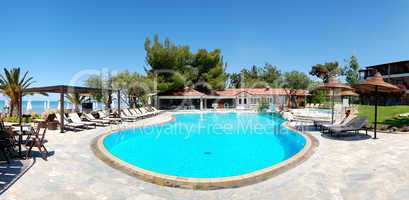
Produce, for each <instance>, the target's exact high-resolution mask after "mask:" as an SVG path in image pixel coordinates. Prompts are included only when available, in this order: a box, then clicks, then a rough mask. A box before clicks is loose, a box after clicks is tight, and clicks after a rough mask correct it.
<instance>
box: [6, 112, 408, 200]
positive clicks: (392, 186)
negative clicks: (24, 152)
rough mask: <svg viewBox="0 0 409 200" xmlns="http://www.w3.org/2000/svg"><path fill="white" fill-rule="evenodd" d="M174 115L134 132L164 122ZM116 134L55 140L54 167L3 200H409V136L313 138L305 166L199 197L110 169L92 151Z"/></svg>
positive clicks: (33, 174) (42, 164) (37, 171)
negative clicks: (102, 138)
mask: <svg viewBox="0 0 409 200" xmlns="http://www.w3.org/2000/svg"><path fill="white" fill-rule="evenodd" d="M168 117H169V115H166V114H164V115H160V116H158V117H155V118H151V119H146V120H143V121H139V122H137V123H136V124H135V125H136V126H139V125H143V124H153V123H160V122H162V121H165V120H166V119H167V118H168ZM109 128H112V127H104V128H98V129H94V130H89V131H82V132H67V133H63V134H61V133H58V131H56V132H53V133H48V135H47V139H48V141H49V143H48V144H47V147H48V149H49V150H50V151H51V152H53V153H52V154H53V155H51V156H50V157H49V161H44V160H42V159H40V158H37V160H36V162H35V164H34V165H33V166H32V167H31V169H29V170H28V172H27V173H26V174H24V175H23V176H22V177H21V178H20V179H19V180H18V181H17V182H16V183H15V184H14V185H12V186H11V187H10V188H9V189H8V190H7V191H6V192H5V193H4V194H3V195H1V196H0V199H7V200H13V199H16V200H25V199H47V200H52V199H129V200H131V199H136V200H144V199H149V200H151V199H152V200H161V199H206V200H208V199H222V200H225V199H243V200H248V199H257V200H261V199H353V200H356V199H360V200H361V199H371V200H375V199H407V198H408V196H409V135H403V134H402V135H393V134H379V138H380V139H378V140H372V139H364V140H356V141H340V140H334V139H329V138H325V137H321V136H320V134H319V133H317V132H313V133H312V134H313V135H314V136H315V137H316V138H317V139H318V140H319V142H320V146H319V147H318V148H317V152H316V153H315V154H314V155H313V156H312V157H311V158H309V159H308V160H307V161H305V162H304V163H302V164H301V165H299V166H297V167H295V168H293V169H291V170H289V171H287V172H285V173H283V174H281V175H279V176H277V177H273V178H271V179H269V180H267V181H264V182H261V183H257V184H254V185H250V186H246V187H241V188H236V189H224V190H216V191H192V190H185V189H176V188H169V187H161V186H158V185H154V184H150V183H146V182H144V181H141V180H139V179H137V178H135V177H131V176H128V175H126V174H124V173H122V172H120V171H118V170H116V169H113V168H111V167H110V166H108V165H106V164H105V163H103V162H102V161H100V160H99V159H98V158H97V157H95V155H94V154H93V152H92V150H91V147H90V144H91V142H92V141H93V140H94V138H95V137H97V136H98V135H99V134H100V133H102V132H103V131H105V130H106V129H109Z"/></svg>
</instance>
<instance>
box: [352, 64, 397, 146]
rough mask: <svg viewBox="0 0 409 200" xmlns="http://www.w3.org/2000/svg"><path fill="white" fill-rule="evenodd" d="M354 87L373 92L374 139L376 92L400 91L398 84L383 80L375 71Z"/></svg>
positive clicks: (376, 118)
mask: <svg viewBox="0 0 409 200" xmlns="http://www.w3.org/2000/svg"><path fill="white" fill-rule="evenodd" d="M355 87H356V88H357V89H358V90H360V91H362V92H375V124H374V125H375V126H374V139H376V126H377V123H378V92H383V93H392V92H396V93H397V92H401V89H400V88H399V87H398V86H395V85H392V84H390V83H387V82H385V81H384V80H383V78H382V76H381V74H380V73H379V72H377V73H376V74H375V76H373V77H372V78H370V79H367V80H364V81H362V82H361V83H359V84H358V85H356V86H355Z"/></svg>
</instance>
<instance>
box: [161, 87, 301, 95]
mask: <svg viewBox="0 0 409 200" xmlns="http://www.w3.org/2000/svg"><path fill="white" fill-rule="evenodd" d="M242 92H246V93H248V94H250V95H255V96H263V95H281V96H284V95H287V93H289V92H290V90H289V89H284V88H226V89H224V90H216V91H212V92H211V94H209V95H210V96H237V95H238V94H240V93H242ZM163 95H164V96H206V94H204V93H201V92H199V91H197V90H195V89H192V88H187V87H186V88H184V89H183V90H178V91H173V92H170V93H167V94H163ZM296 95H297V96H307V95H309V93H308V90H297V91H296Z"/></svg>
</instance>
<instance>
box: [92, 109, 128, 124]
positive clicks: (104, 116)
mask: <svg viewBox="0 0 409 200" xmlns="http://www.w3.org/2000/svg"><path fill="white" fill-rule="evenodd" d="M97 113H98V115H99V119H102V120H109V121H111V122H113V123H120V122H122V118H117V117H110V116H109V115H108V114H106V113H105V112H103V111H98V112H97Z"/></svg>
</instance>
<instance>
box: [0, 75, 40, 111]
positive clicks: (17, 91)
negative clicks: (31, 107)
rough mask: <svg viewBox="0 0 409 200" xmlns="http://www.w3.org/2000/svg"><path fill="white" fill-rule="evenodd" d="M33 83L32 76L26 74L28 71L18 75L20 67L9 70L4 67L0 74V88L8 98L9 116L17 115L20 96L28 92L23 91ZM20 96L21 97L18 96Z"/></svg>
mask: <svg viewBox="0 0 409 200" xmlns="http://www.w3.org/2000/svg"><path fill="white" fill-rule="evenodd" d="M33 83H34V81H33V77H31V76H29V75H28V71H27V72H26V73H24V75H23V76H22V77H21V76H20V68H12V69H10V70H8V69H6V68H4V74H1V75H0V90H1V92H2V93H3V94H4V95H6V96H8V97H9V98H10V105H9V106H10V113H9V114H10V116H17V115H19V113H20V108H21V107H20V106H19V105H20V104H21V103H22V102H20V101H21V98H22V97H23V96H25V95H27V94H28V93H26V92H24V90H26V89H27V88H28V87H30V86H31V85H32V84H33ZM20 97H21V98H20Z"/></svg>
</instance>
